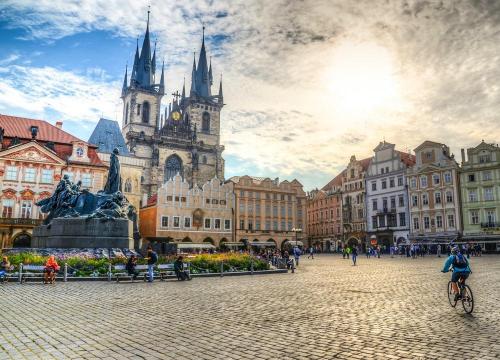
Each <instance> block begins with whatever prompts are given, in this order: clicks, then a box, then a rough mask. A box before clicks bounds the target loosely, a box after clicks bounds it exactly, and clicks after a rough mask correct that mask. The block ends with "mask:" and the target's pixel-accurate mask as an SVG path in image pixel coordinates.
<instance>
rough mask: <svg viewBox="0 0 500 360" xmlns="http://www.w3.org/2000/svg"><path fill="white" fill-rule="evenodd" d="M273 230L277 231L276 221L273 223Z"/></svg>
mask: <svg viewBox="0 0 500 360" xmlns="http://www.w3.org/2000/svg"><path fill="white" fill-rule="evenodd" d="M273 230H274V231H278V221H276V220H274V221H273Z"/></svg>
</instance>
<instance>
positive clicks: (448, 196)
mask: <svg viewBox="0 0 500 360" xmlns="http://www.w3.org/2000/svg"><path fill="white" fill-rule="evenodd" d="M446 202H447V203H452V202H453V194H452V193H451V191H447V192H446Z"/></svg>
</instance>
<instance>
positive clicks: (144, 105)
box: [142, 101, 149, 124]
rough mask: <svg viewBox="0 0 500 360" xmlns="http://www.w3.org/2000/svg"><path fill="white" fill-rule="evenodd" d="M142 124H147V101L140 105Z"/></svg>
mask: <svg viewBox="0 0 500 360" xmlns="http://www.w3.org/2000/svg"><path fill="white" fill-rule="evenodd" d="M142 122H143V123H146V124H147V123H149V103H148V102H147V101H144V103H143V104H142Z"/></svg>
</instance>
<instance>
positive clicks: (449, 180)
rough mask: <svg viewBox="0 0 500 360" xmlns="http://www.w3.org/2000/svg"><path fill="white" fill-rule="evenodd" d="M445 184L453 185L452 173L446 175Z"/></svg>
mask: <svg viewBox="0 0 500 360" xmlns="http://www.w3.org/2000/svg"><path fill="white" fill-rule="evenodd" d="M444 182H445V183H447V184H449V183H451V173H450V172H445V173H444Z"/></svg>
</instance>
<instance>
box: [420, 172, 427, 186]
mask: <svg viewBox="0 0 500 360" xmlns="http://www.w3.org/2000/svg"><path fill="white" fill-rule="evenodd" d="M420 187H423V188H425V187H427V176H425V175H424V176H421V177H420Z"/></svg>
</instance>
